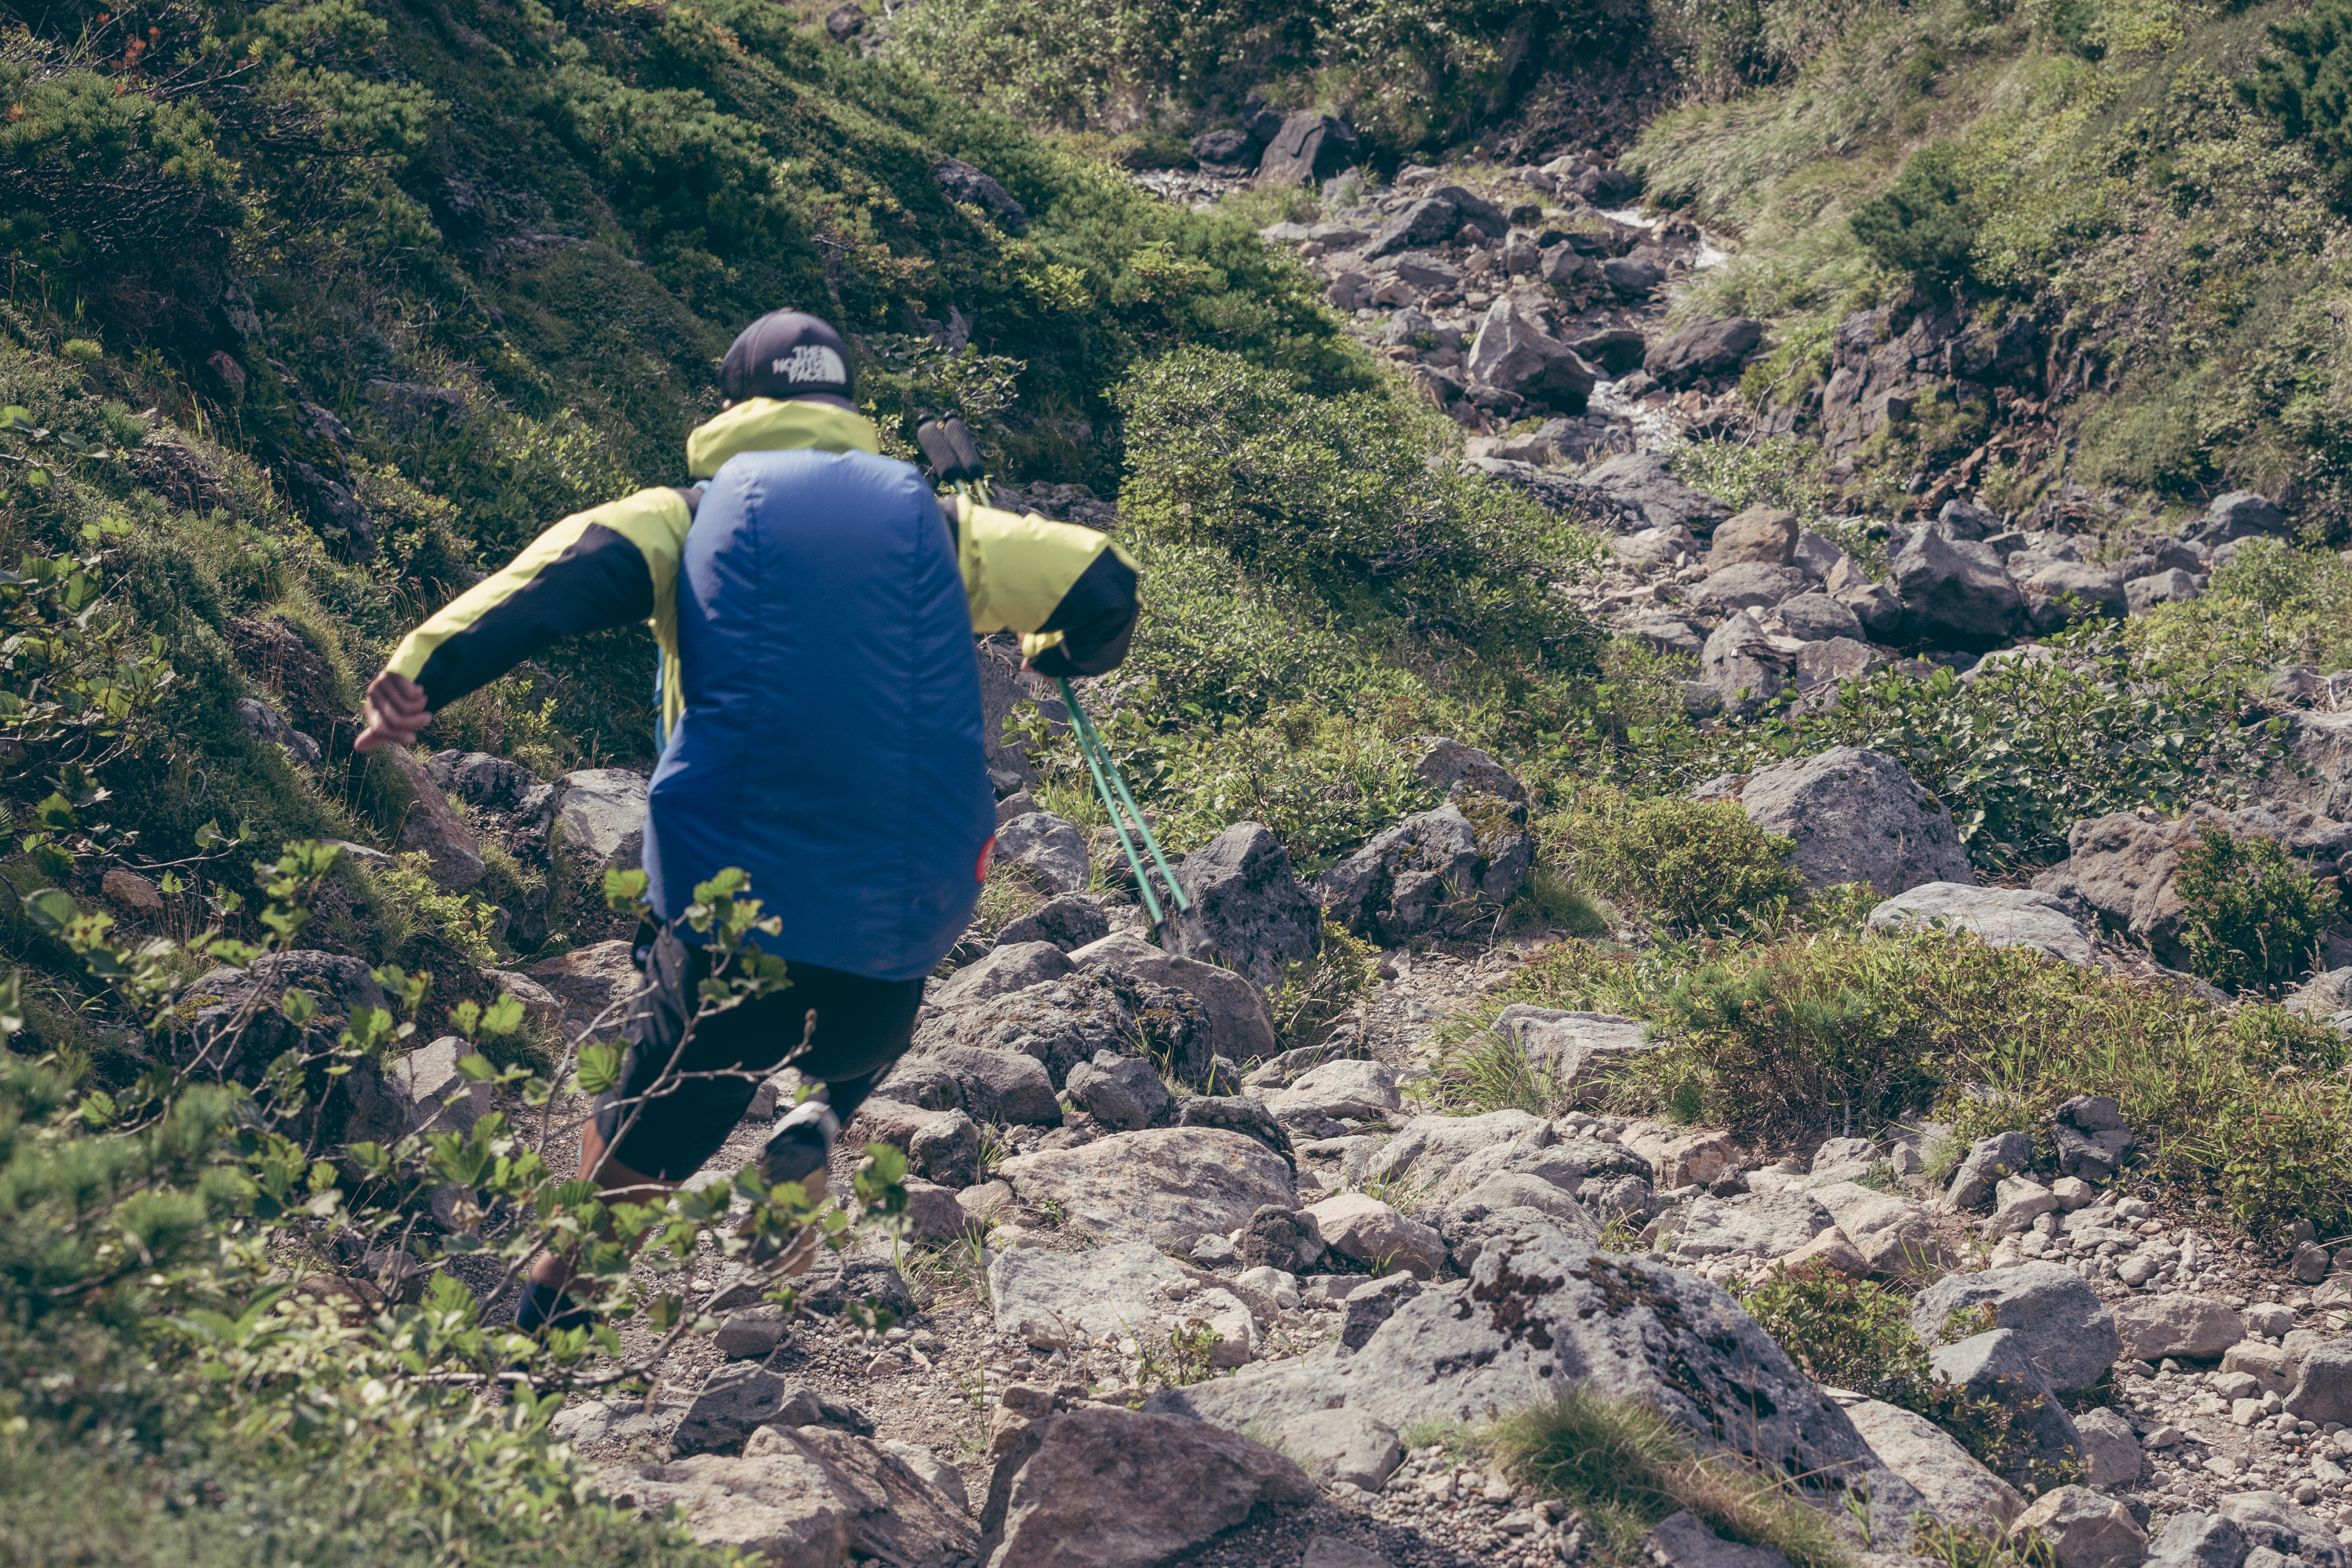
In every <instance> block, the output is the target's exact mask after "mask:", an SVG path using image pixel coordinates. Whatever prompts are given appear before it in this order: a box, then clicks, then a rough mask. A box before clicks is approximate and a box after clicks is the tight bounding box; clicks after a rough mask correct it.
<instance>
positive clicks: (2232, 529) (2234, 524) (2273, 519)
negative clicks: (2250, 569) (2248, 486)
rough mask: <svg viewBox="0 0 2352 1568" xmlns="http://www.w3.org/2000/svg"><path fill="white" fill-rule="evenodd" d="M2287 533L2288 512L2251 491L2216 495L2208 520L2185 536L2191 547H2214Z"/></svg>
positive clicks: (2206, 514)
mask: <svg viewBox="0 0 2352 1568" xmlns="http://www.w3.org/2000/svg"><path fill="white" fill-rule="evenodd" d="M2287 531H2288V526H2287V520H2286V513H2285V512H2284V511H2281V510H2279V508H2278V505H2277V503H2276V502H2274V501H2272V500H2269V499H2268V498H2267V497H2264V496H2259V495H2256V494H2255V493H2254V492H2253V491H2252V490H2231V492H2230V493H2229V494H2227V495H2221V496H2215V497H2214V498H2213V500H2212V503H2211V504H2210V505H2209V506H2208V507H2206V509H2205V521H2203V522H2202V523H2200V525H2198V526H2197V527H2196V528H2194V529H2192V530H2190V531H2189V532H2188V533H2187V534H2185V535H2183V537H2184V538H2185V539H2186V540H2187V541H2188V542H2189V543H2192V544H2203V545H2215V544H2227V543H2229V542H2231V541H2232V540H2238V539H2252V538H2256V537H2259V536H2262V535H2265V534H2267V535H2273V536H2279V535H2284V534H2285V533H2286V532H2287Z"/></svg>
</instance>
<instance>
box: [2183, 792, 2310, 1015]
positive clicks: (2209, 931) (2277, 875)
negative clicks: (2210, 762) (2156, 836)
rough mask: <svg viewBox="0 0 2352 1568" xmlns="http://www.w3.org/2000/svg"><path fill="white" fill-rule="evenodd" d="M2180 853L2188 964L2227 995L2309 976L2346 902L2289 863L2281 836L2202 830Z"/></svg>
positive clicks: (2211, 829)
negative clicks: (2321, 942) (2323, 939)
mask: <svg viewBox="0 0 2352 1568" xmlns="http://www.w3.org/2000/svg"><path fill="white" fill-rule="evenodd" d="M2197 840H2198V841H2197V843H2196V844H2195V845H2194V846H2192V847H2189V848H2188V849H2185V850H2183V851H2182V852H2181V856H2180V868H2179V871H2178V872H2177V873H2176V874H2175V876H2174V879H2173V887H2174V888H2175V889H2176V890H2178V891H2179V894H2180V899H2181V905H2182V908H2181V914H2180V940H2181V944H2182V945H2183V946H2184V947H2186V948H2187V949H2188V950H2189V968H2190V969H2192V970H2194V971H2195V972H2196V973H2199V974H2200V975H2202V976H2204V977H2205V978H2206V979H2208V980H2210V981H2211V982H2212V983H2213V984H2216V985H2219V986H2221V988H2223V989H2224V990H2228V991H2271V992H2274V991H2276V990H2277V989H2278V988H2279V987H2280V986H2281V985H2284V984H2286V983H2288V982H2289V981H2292V980H2294V979H2296V978H2297V977H2299V976H2301V975H2303V974H2306V973H2310V971H2311V970H2312V969H2313V967H2314V966H2315V965H2314V958H2315V954H2316V953H2317V952H2318V949H2319V939H2320V935H2321V933H2322V932H2324V931H2326V930H2327V929H2328V928H2329V927H2331V926H2333V925H2334V924H2335V923H2336V917H2337V915H2338V914H2339V913H2340V912H2341V905H2342V899H2341V897H2340V896H2339V895H2338V894H2337V892H2336V888H2335V886H2334V884H2332V883H2331V884H2328V885H2326V886H2325V887H2323V886H2322V885H2320V884H2319V883H2317V882H2315V881H2314V880H2313V879H2312V878H2311V876H2310V874H2309V873H2308V872H2306V871H2305V870H2304V869H2303V868H2301V867H2300V866H2297V865H2295V864H2294V862H2293V861H2291V860H2289V859H2288V858H2287V857H2286V851H2285V850H2284V848H2283V847H2281V846H2280V844H2279V841H2278V840H2277V839H2275V838H2265V837H2252V838H2243V839H2239V838H2232V837H2230V836H2229V835H2228V834H2226V833H2224V832H2222V831H2221V829H2219V828H2217V827H2210V826H2209V827H2200V829H2198V833H2197Z"/></svg>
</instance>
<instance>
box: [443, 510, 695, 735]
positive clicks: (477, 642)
mask: <svg viewBox="0 0 2352 1568" xmlns="http://www.w3.org/2000/svg"><path fill="white" fill-rule="evenodd" d="M653 613H654V581H653V574H652V573H651V572H650V571H648V570H647V569H646V558H645V556H644V555H643V554H641V553H639V552H638V550H637V547H636V546H635V544H632V543H631V542H629V541H628V540H627V539H625V538H624V537H623V536H622V535H620V534H618V533H615V532H614V531H613V530H611V529H609V528H606V527H605V526H604V525H603V524H602V523H591V524H590V525H589V526H588V527H587V528H586V529H585V530H584V531H582V533H581V535H580V537H579V538H578V539H577V540H575V541H574V542H572V545H571V546H570V548H568V549H566V550H565V551H564V552H563V553H562V554H561V555H559V556H557V557H556V558H555V559H554V560H552V561H551V562H549V563H547V564H546V565H545V566H542V567H541V568H540V570H539V572H538V573H537V574H535V575H533V576H532V578H531V579H530V581H529V582H527V583H525V584H522V586H520V587H519V588H517V589H516V590H515V591H514V592H513V593H511V594H509V595H507V596H506V597H505V598H504V599H501V600H499V602H498V603H497V604H495V605H491V606H490V607H489V608H488V609H487V610H484V611H483V612H482V614H481V615H480V616H478V617H477V618H476V619H475V621H474V624H473V625H472V626H467V628H466V629H465V630H463V631H461V632H458V633H457V634H456V635H455V636H453V637H449V638H448V639H447V640H446V641H445V642H444V643H442V645H441V646H440V647H437V648H435V649H434V650H433V655H432V657H431V658H427V659H426V660H425V668H424V669H423V670H422V671H421V672H419V674H418V676H417V684H418V685H420V686H422V687H424V688H425V701H426V703H427V704H429V705H430V706H431V707H432V708H433V710H435V711H436V712H437V711H439V710H441V709H443V708H446V707H447V706H448V705H449V704H450V703H452V702H455V701H457V699H459V698H460V697H463V696H465V695H466V694H467V692H469V691H473V690H475V689H478V688H480V687H484V686H488V684H489V683H490V682H491V681H493V680H496V679H498V678H499V676H501V675H504V674H505V673H506V672H507V671H508V670H509V669H512V668H514V667H515V666H516V665H518V664H520V663H521V662H522V661H523V660H525V659H527V658H530V657H531V656H532V655H534V654H536V653H539V652H541V650H543V649H545V648H546V647H548V646H549V645H551V644H552V643H554V642H555V641H556V640H557V639H558V638H561V637H577V636H579V635H580V634H582V633H583V632H593V631H602V630H604V628H605V627H607V626H626V625H628V624H629V623H630V622H631V621H642V620H644V619H645V618H646V616H650V615H652V614H653Z"/></svg>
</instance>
